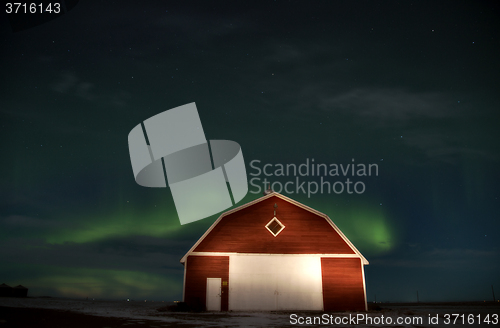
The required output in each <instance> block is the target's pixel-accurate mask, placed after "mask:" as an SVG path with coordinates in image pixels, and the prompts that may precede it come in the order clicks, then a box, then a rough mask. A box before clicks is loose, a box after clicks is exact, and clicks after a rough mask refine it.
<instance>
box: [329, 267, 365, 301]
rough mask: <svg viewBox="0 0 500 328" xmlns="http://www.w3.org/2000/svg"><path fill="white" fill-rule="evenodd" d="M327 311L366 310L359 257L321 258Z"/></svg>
mask: <svg viewBox="0 0 500 328" xmlns="http://www.w3.org/2000/svg"><path fill="white" fill-rule="evenodd" d="M321 271H322V276H323V306H324V310H325V311H346V310H351V311H364V310H365V307H366V301H365V290H364V283H363V281H364V277H363V269H362V264H361V259H359V258H321Z"/></svg>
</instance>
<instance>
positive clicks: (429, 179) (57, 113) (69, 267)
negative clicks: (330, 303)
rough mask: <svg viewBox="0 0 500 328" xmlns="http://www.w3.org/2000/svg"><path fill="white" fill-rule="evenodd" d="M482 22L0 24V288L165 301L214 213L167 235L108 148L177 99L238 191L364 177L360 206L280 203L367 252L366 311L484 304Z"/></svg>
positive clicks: (233, 17) (159, 7) (425, 11)
mask: <svg viewBox="0 0 500 328" xmlns="http://www.w3.org/2000/svg"><path fill="white" fill-rule="evenodd" d="M499 22H500V20H499V11H498V6H496V5H494V2H490V1H477V2H476V1H475V2H439V3H435V2H431V1H423V2H418V3H410V2H391V3H385V4H384V3H378V2H373V1H370V2H369V1H361V2H356V3H352V2H348V1H335V2H333V1H313V2H293V1H280V0H277V1H263V2H260V1H259V2H245V3H244V4H243V3H232V2H222V1H216V2H212V1H192V2H180V1H176V2H171V1H169V2H158V1H129V0H127V1H117V2H112V1H85V2H84V1H80V2H79V3H78V5H77V6H76V7H75V8H73V9H72V10H71V11H69V12H68V13H66V14H64V15H62V16H61V17H59V18H57V19H54V20H52V21H50V22H47V23H45V24H42V25H39V26H36V27H34V28H31V29H27V30H24V31H20V32H16V33H13V32H12V31H11V29H10V26H9V24H8V21H6V20H2V27H1V34H0V71H1V72H2V74H0V77H1V89H0V124H1V144H0V147H1V148H0V149H1V153H2V161H0V172H1V173H2V179H1V180H0V181H1V182H0V246H1V247H0V261H1V263H2V265H1V266H0V283H6V284H8V285H11V286H15V285H17V284H22V285H24V286H27V287H28V288H29V290H30V292H29V294H30V295H31V296H42V295H49V296H65V297H92V298H106V299H122V298H133V299H152V300H160V301H161V300H164V301H173V300H180V298H181V297H182V283H183V266H182V265H181V264H180V263H179V260H180V258H181V257H182V256H183V255H184V254H185V253H186V252H187V251H188V250H189V248H190V247H191V246H192V245H193V244H194V243H195V242H196V241H197V240H198V238H199V237H200V236H201V235H202V234H203V233H204V232H205V231H206V229H208V227H209V226H210V225H211V224H212V223H213V222H214V221H215V220H216V219H217V217H218V215H215V216H212V217H210V218H207V219H204V220H201V221H198V222H194V223H191V224H188V225H185V226H181V225H180V224H179V220H178V217H177V214H176V210H175V206H174V204H173V200H172V196H171V194H170V191H169V189H168V188H161V189H159V188H158V189H156V188H144V187H141V186H139V185H137V184H136V183H135V181H134V177H133V174H132V168H131V164H130V158H129V153H128V145H127V136H128V133H129V132H130V130H131V129H132V128H133V127H134V126H136V125H137V124H138V123H140V122H141V121H143V120H145V119H147V118H149V117H151V116H153V115H155V114H158V113H160V112H162V111H165V110H167V109H170V108H174V107H177V106H180V105H183V104H187V103H190V102H196V105H197V107H198V111H199V114H200V118H201V121H202V124H203V128H204V132H205V135H206V137H207V139H227V140H234V141H236V142H238V143H239V144H240V146H241V148H242V152H243V157H244V159H245V163H246V168H247V174H248V178H249V180H250V179H251V178H252V177H253V176H251V175H250V173H255V172H256V171H255V170H253V169H252V168H251V167H250V163H251V162H252V161H254V160H258V161H260V162H259V163H260V164H259V167H260V168H262V167H263V166H264V165H265V164H267V163H269V164H273V165H275V164H277V163H282V164H284V165H286V164H294V165H296V166H297V167H298V166H299V165H300V164H302V163H304V162H305V161H306V159H309V160H312V159H314V161H315V163H327V164H330V163H337V164H339V165H340V164H345V165H346V164H350V163H353V161H354V162H355V163H356V164H358V163H363V164H366V165H368V164H372V163H376V164H377V165H378V175H371V176H368V175H367V176H355V177H354V179H355V180H356V181H358V180H359V181H362V182H363V183H364V185H365V187H366V190H365V191H364V192H363V193H361V194H357V193H352V194H348V193H346V192H343V193H338V194H337V193H335V192H330V193H323V194H321V193H319V192H318V193H315V194H311V195H309V196H310V197H308V195H307V194H304V193H293V194H291V193H286V192H285V191H283V192H282V193H283V194H284V195H286V196H288V197H290V198H293V199H295V200H297V201H299V202H302V203H304V204H305V205H307V206H309V207H312V208H314V209H316V210H318V211H320V212H323V213H325V214H327V215H328V216H329V217H330V218H331V219H332V220H333V222H335V224H336V225H337V226H338V227H339V228H340V229H341V230H342V231H343V232H344V234H345V235H346V236H347V237H348V238H349V239H350V240H351V241H352V242H353V244H354V245H355V246H356V247H357V248H358V249H359V250H360V252H361V253H362V254H363V255H364V256H365V257H366V258H367V259H368V261H369V262H370V265H369V266H366V267H365V274H366V284H367V297H368V301H373V300H374V297H375V295H376V298H377V300H379V301H415V300H416V291H417V290H418V292H419V295H420V300H421V301H448V300H452V301H461V300H483V299H487V300H491V285H494V286H495V288H496V289H495V290H496V291H498V292H497V294H500V280H499V277H500V262H499V258H500V256H499V255H500V249H499V246H500V242H499V240H500V239H499V238H498V231H500V216H499V213H500V199H499V198H500V192H499V186H500V175H499V171H498V167H499V163H500V144H499V141H500V132H499V131H500V130H499V129H498V122H499V121H500V120H499V118H500V116H499V103H500V102H499V101H500V99H499V98H500V96H499V93H498V90H500V84H499V79H500V77H499V76H500V75H499V74H498V73H499V68H500V64H499V61H498V57H499V53H500V51H499V50H500V44H499V42H500V41H499V40H500V39H499ZM273 172H274V169H273ZM259 177H260V178H261V179H264V178H266V176H265V175H264V174H261V175H260V176H259ZM267 178H268V180H270V181H272V182H280V183H282V184H285V183H286V182H287V181H289V178H293V181H295V178H296V176H295V175H294V176H293V177H287V176H276V175H273V176H271V177H267ZM299 178H300V179H303V181H306V183H307V182H311V181H314V182H319V181H320V178H321V177H319V176H314V177H312V176H309V177H302V176H299ZM323 178H324V179H325V180H328V181H329V182H331V183H334V182H335V181H344V180H345V177H342V176H338V177H337V176H326V177H323ZM249 190H250V191H252V190H255V188H253V187H252V186H250V185H249ZM257 197H260V194H255V193H251V192H249V193H248V194H247V196H246V197H245V198H244V199H243V200H242V201H241V202H240V203H238V204H237V205H236V206H238V205H241V204H244V203H246V202H248V201H251V200H253V199H256V198H257Z"/></svg>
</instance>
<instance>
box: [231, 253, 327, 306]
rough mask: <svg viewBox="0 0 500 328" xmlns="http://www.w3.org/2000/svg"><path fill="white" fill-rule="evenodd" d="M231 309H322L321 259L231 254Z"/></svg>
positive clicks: (317, 257) (298, 256)
mask: <svg viewBox="0 0 500 328" xmlns="http://www.w3.org/2000/svg"><path fill="white" fill-rule="evenodd" d="M229 310H263V311H270V310H323V286H322V277H321V258H320V257H319V256H301V255H231V256H230V257H229Z"/></svg>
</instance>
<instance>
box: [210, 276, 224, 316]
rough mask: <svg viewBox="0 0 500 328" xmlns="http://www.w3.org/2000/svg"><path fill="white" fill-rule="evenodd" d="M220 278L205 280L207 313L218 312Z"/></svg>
mask: <svg viewBox="0 0 500 328" xmlns="http://www.w3.org/2000/svg"><path fill="white" fill-rule="evenodd" d="M221 287H222V278H207V311H220V302H221Z"/></svg>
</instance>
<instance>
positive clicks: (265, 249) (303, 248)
mask: <svg viewBox="0 0 500 328" xmlns="http://www.w3.org/2000/svg"><path fill="white" fill-rule="evenodd" d="M275 203H276V204H278V208H277V213H276V217H277V218H278V220H280V222H281V223H283V225H285V229H284V230H283V231H281V232H280V234H279V235H278V236H277V237H274V236H273V235H272V234H271V233H270V232H269V231H268V230H267V229H266V228H265V226H266V224H267V223H268V222H269V221H271V219H272V218H273V217H274V204H275ZM194 251H195V252H237V253H274V254H354V251H353V250H352V249H351V248H350V247H349V246H348V245H347V244H346V242H345V241H344V240H343V239H342V237H340V235H339V234H338V233H337V232H336V231H335V230H334V229H333V228H332V226H331V225H330V224H329V223H328V222H327V221H326V219H325V218H324V217H321V216H319V215H316V214H314V213H311V212H309V211H307V210H305V209H303V208H300V207H298V206H296V205H294V204H291V203H289V202H287V201H285V200H283V199H281V198H279V197H276V196H274V197H270V198H268V199H266V200H263V201H261V202H259V203H256V204H254V205H251V206H249V207H247V208H244V209H241V210H239V211H237V212H234V213H232V214H229V215H226V216H224V217H223V218H222V219H221V220H220V221H219V223H218V224H217V225H216V226H215V227H214V228H213V229H212V231H211V232H210V233H209V234H208V235H207V236H206V237H205V239H204V240H203V241H202V242H201V243H200V244H199V245H198V246H197V247H196V249H195V250H194ZM358 261H359V260H358Z"/></svg>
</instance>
